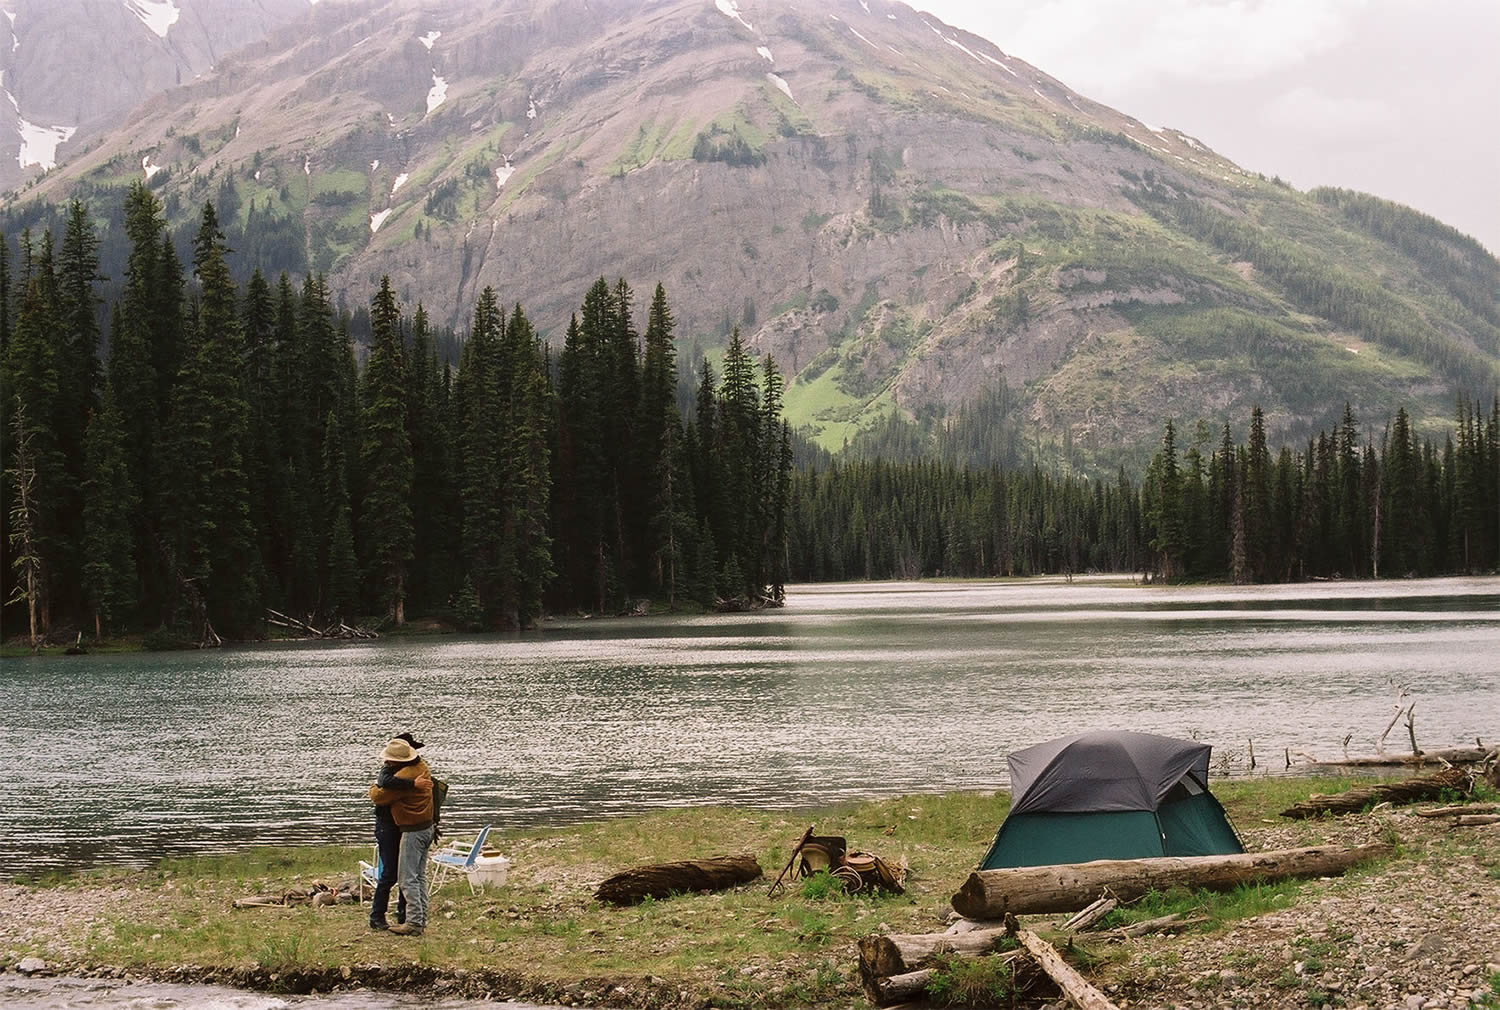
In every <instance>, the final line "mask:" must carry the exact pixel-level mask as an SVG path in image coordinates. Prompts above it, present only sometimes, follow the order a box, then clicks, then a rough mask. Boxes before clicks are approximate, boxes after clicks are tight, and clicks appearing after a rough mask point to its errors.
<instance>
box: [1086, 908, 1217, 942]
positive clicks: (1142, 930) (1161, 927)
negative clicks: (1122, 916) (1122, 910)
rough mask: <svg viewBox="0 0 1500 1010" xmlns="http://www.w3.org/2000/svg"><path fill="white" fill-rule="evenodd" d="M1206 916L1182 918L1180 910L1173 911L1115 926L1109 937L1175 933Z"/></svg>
mask: <svg viewBox="0 0 1500 1010" xmlns="http://www.w3.org/2000/svg"><path fill="white" fill-rule="evenodd" d="M1207 921H1208V916H1206V915H1199V916H1194V917H1193V918H1191V919H1184V918H1183V917H1182V913H1181V912H1173V913H1172V914H1171V915H1163V916H1160V917H1159V918H1156V919H1142V920H1141V921H1140V922H1132V923H1131V924H1130V925H1128V926H1117V927H1115V928H1114V929H1112V930H1110V931H1109V935H1110V936H1111V937H1114V938H1117V939H1121V940H1125V939H1129V938H1130V937H1132V936H1147V935H1149V934H1151V933H1175V932H1177V931H1178V930H1179V929H1183V928H1185V927H1187V926H1196V925H1197V924H1198V923H1200V922H1207Z"/></svg>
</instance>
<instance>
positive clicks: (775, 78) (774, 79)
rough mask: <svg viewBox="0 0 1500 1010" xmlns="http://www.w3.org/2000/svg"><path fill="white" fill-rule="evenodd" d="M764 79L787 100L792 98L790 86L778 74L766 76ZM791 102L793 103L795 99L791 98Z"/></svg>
mask: <svg viewBox="0 0 1500 1010" xmlns="http://www.w3.org/2000/svg"><path fill="white" fill-rule="evenodd" d="M766 78H767V79H768V80H769V81H770V82H771V83H772V84H774V85H776V86H777V87H778V88H780V89H781V93H782V94H783V95H786V96H787V97H788V98H792V86H791V85H790V84H788V83H787V82H786V81H785V80H784V79H782V77H781V76H779V75H778V74H767V75H766ZM792 101H794V102H795V101H796V99H795V98H792Z"/></svg>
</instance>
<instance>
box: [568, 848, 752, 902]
mask: <svg viewBox="0 0 1500 1010" xmlns="http://www.w3.org/2000/svg"><path fill="white" fill-rule="evenodd" d="M760 875H761V870H760V862H759V861H758V860H757V859H756V858H755V857H754V856H715V857H714V858H712V859H684V860H680V861H678V862H675V863H653V864H651V865H649V866H637V867H635V868H634V869H630V870H623V871H621V872H620V873H616V874H615V875H614V876H613V877H610V878H609V879H608V880H605V881H603V882H602V883H600V885H599V888H598V890H596V891H595V892H594V897H595V898H597V899H598V900H599V901H604V902H608V903H609V904H612V905H637V904H640V903H641V902H642V901H644V900H646V899H647V898H665V897H668V896H670V895H673V894H691V893H693V892H696V891H722V890H724V889H725V888H729V887H734V886H735V885H736V884H746V883H749V882H750V881H752V880H755V879H756V878H757V877H759V876H760Z"/></svg>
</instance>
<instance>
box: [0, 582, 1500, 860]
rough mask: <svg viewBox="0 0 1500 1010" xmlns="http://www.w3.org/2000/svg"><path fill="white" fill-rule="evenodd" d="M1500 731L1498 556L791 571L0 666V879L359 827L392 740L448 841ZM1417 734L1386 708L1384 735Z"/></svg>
mask: <svg viewBox="0 0 1500 1010" xmlns="http://www.w3.org/2000/svg"><path fill="white" fill-rule="evenodd" d="M1401 685H1405V686H1406V687H1407V688H1408V689H1409V691H1410V699H1411V700H1412V701H1414V702H1415V703H1416V709H1415V725H1416V733H1417V739H1418V742H1419V743H1420V744H1421V745H1422V746H1423V747H1425V748H1430V749H1435V748H1438V747H1448V746H1456V745H1463V744H1472V743H1473V741H1474V739H1475V738H1476V737H1479V738H1482V739H1483V740H1485V741H1486V742H1489V743H1493V742H1494V740H1495V737H1496V736H1497V733H1500V579H1497V578H1474V579H1436V580H1425V581H1398V582H1373V583H1372V582H1326V583H1315V584H1308V585H1296V586H1274V587H1250V588H1241V587H1194V588H1162V587H1151V586H1140V585H1133V584H1130V583H1129V582H1128V581H1125V580H1121V579H1109V578H1101V577H1090V578H1080V579H1075V580H1074V581H1072V582H1067V581H1065V580H1062V579H1028V580H1017V581H1003V582H942V581H938V582H921V583H856V584H840V585H816V586H796V587H791V588H790V589H789V590H788V593H787V606H786V607H785V609H782V610H774V611H766V612H763V613H756V614H737V615H719V616H705V617H643V618H622V619H609V620H579V619H567V620H556V621H552V622H550V623H549V624H548V626H547V628H546V629H545V630H543V631H540V632H536V633H528V634H524V635H508V636H507V635H485V636H438V637H421V638H406V639H384V640H379V641H360V642H348V643H339V644H307V643H293V644H277V645H257V646H249V647H242V648H232V649H224V650H215V651H203V652H183V653H167V654H130V655H115V656H83V657H70V658H64V657H49V658H44V659H7V660H5V661H4V663H3V664H0V740H4V741H6V742H7V744H8V745H9V747H10V749H11V752H12V757H11V760H10V762H9V764H10V767H11V769H12V771H11V777H12V779H13V782H14V784H13V785H12V786H11V788H10V793H11V796H12V801H11V802H10V803H8V804H7V809H6V814H5V830H4V832H0V873H3V874H4V875H15V874H18V873H24V874H34V873H37V872H39V871H43V870H47V869H50V868H58V867H80V866H89V865H97V864H144V863H148V862H151V861H154V860H156V859H157V858H159V857H161V856H164V855H177V854H187V853H193V852H205V851H224V850H231V849H234V848H236V847H240V846H245V845H249V844H264V843H314V842H318V843H321V842H360V841H366V840H368V839H369V838H370V837H371V833H370V826H371V817H370V809H369V806H368V804H367V803H366V802H365V801H364V799H363V795H364V790H365V787H366V785H367V784H368V783H369V781H370V780H371V779H372V778H373V775H374V772H375V770H376V766H377V760H376V756H375V755H376V753H377V752H378V750H379V748H380V747H381V746H382V745H383V743H384V742H385V740H386V739H387V737H388V736H389V735H391V734H393V733H395V732H399V731H401V730H413V731H415V732H416V733H417V735H418V736H419V738H421V739H424V740H425V741H426V743H427V745H428V746H427V749H426V750H425V751H424V754H425V755H427V756H428V757H429V761H430V763H431V764H432V766H433V767H434V769H435V770H436V772H437V773H438V774H439V775H441V776H443V777H446V778H448V779H449V780H450V781H451V783H452V793H451V795H450V799H449V807H448V808H446V810H445V818H444V819H445V823H447V824H450V825H451V830H452V831H453V833H455V834H462V833H464V832H465V831H467V830H469V829H470V828H477V827H479V826H481V825H483V824H491V823H492V824H494V825H496V827H497V829H498V828H505V827H513V826H523V825H535V824H555V823H567V822H576V821H580V820H592V819H597V818H602V817H608V816H613V815H619V814H625V813H630V812H635V811H641V810H645V809H649V808H657V807H666V806H676V805H696V804H733V805H743V806H760V807H799V806H809V805H815V804H826V803H831V802H835V801H839V800H845V799H853V798H856V797H868V796H874V795H880V794H895V793H906V792H937V791H946V790H952V789H992V788H997V787H1003V786H1004V785H1005V784H1006V762H1005V756H1006V754H1007V753H1008V752H1010V751H1011V750H1014V749H1016V748H1019V747H1023V746H1027V745H1030V744H1033V743H1037V742H1039V741H1041V740H1045V739H1048V738H1050V737H1053V736H1057V735H1060V734H1064V733H1070V732H1075V731H1079V730H1084V729H1095V728H1123V729H1137V730H1145V731H1151V732H1158V733H1165V734H1169V735H1175V736H1183V737H1196V738H1198V739H1201V740H1204V741H1207V742H1209V743H1212V744H1213V745H1214V747H1215V768H1216V769H1218V770H1222V771H1233V772H1236V773H1244V772H1245V771H1246V770H1247V764H1248V762H1247V757H1248V752H1249V741H1252V740H1253V742H1254V748H1255V754H1256V757H1257V759H1258V761H1259V762H1260V769H1259V770H1266V769H1267V768H1270V769H1271V770H1273V771H1278V772H1279V771H1281V770H1282V769H1283V768H1284V766H1285V757H1284V755H1285V753H1286V752H1287V751H1288V750H1290V751H1291V752H1292V753H1293V755H1295V754H1296V753H1297V752H1308V753H1314V754H1317V755H1320V756H1330V757H1334V756H1338V755H1339V754H1340V746H1341V742H1342V741H1343V739H1344V738H1345V736H1346V735H1351V740H1350V742H1349V745H1348V747H1349V752H1350V753H1351V754H1364V753H1372V752H1373V751H1374V749H1375V746H1376V741H1377V739H1378V737H1379V736H1380V735H1381V733H1382V731H1383V730H1384V729H1385V728H1386V726H1387V724H1388V722H1389V721H1390V718H1391V714H1392V712H1393V703H1394V702H1395V700H1396V697H1397V690H1398V687H1399V686H1401ZM1407 746H1408V742H1407V736H1406V729H1405V726H1404V724H1402V725H1398V726H1397V727H1396V728H1395V729H1393V730H1392V731H1391V735H1390V737H1389V739H1388V740H1387V748H1388V749H1394V750H1402V749H1404V748H1406V747H1407Z"/></svg>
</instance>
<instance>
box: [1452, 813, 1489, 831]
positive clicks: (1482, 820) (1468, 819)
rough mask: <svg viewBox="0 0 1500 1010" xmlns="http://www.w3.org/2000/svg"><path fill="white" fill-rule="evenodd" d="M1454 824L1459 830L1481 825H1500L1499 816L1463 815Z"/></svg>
mask: <svg viewBox="0 0 1500 1010" xmlns="http://www.w3.org/2000/svg"><path fill="white" fill-rule="evenodd" d="M1455 823H1456V824H1457V825H1458V826H1459V827H1461V828H1474V827H1478V826H1479V825H1481V824H1500V814H1464V815H1462V816H1460V817H1459V818H1458V820H1457V821H1456V822H1455Z"/></svg>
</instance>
